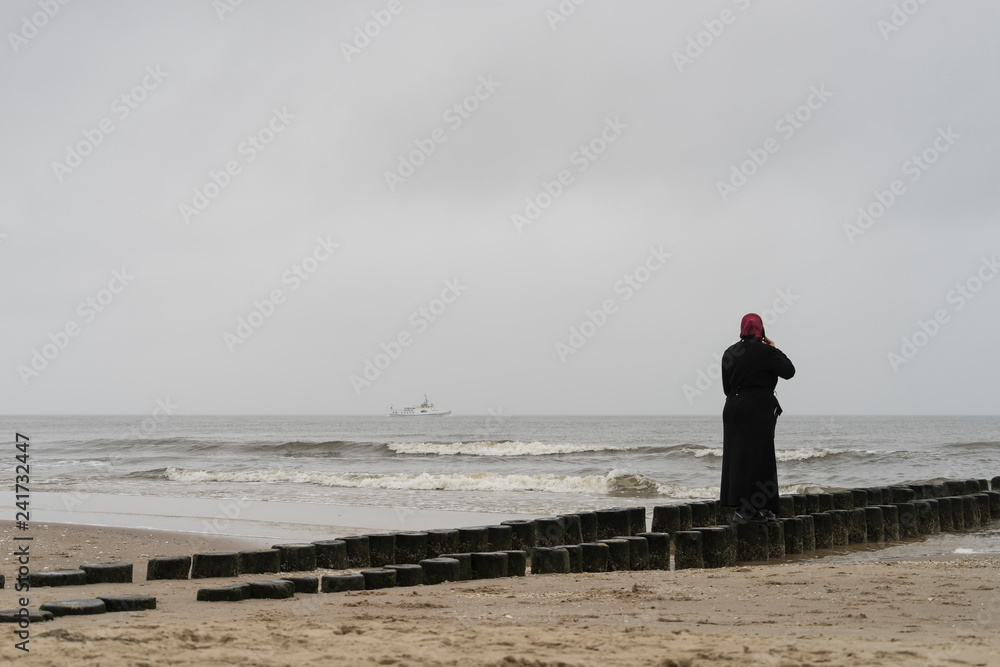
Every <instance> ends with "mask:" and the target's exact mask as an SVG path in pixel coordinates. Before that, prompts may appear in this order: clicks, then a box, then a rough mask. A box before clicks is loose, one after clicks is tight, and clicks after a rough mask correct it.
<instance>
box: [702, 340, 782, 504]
mask: <svg viewBox="0 0 1000 667" xmlns="http://www.w3.org/2000/svg"><path fill="white" fill-rule="evenodd" d="M793 375H795V366H793V365H792V362H791V361H789V359H788V357H786V356H785V355H784V353H783V352H781V350H778V349H777V348H774V347H772V346H770V345H767V344H766V343H764V342H763V341H761V340H760V339H758V338H755V337H753V336H747V337H745V338H743V339H741V340H740V342H738V343H736V344H735V345H733V346H731V347H730V348H729V349H728V350H726V353H725V355H723V357H722V390H723V391H724V392H725V393H726V407H725V408H724V409H723V411H722V426H723V437H722V493H721V499H720V503H721V504H722V505H725V506H727V507H736V508H739V509H742V510H751V509H766V510H771V511H772V512H774V513H776V514H777V512H778V465H777V462H776V460H775V456H774V425H775V422H776V421H777V419H778V412H779V411H780V408H779V406H778V399H777V398H775V396H774V387H775V385H777V384H778V378H779V377H781V378H784V379H786V380H788V379H789V378H791V377H792V376H793Z"/></svg>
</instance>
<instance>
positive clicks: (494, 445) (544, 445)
mask: <svg viewBox="0 0 1000 667" xmlns="http://www.w3.org/2000/svg"><path fill="white" fill-rule="evenodd" d="M386 446H387V447H388V448H389V449H390V450H391V451H393V452H396V453H397V454H436V455H438V456H456V455H463V456H546V455H550V454H578V453H581V452H606V451H627V450H630V449H634V447H625V446H617V445H576V444H553V443H548V442H518V441H509V440H508V441H503V442H493V441H489V440H483V441H478V442H455V443H452V444H438V443H433V442H390V443H388V444H387V445H386Z"/></svg>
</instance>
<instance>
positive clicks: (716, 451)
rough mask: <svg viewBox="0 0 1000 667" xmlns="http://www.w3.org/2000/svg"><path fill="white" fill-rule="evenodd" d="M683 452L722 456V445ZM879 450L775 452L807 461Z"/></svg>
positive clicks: (780, 456) (780, 457)
mask: <svg viewBox="0 0 1000 667" xmlns="http://www.w3.org/2000/svg"><path fill="white" fill-rule="evenodd" d="M680 451H681V453H682V454H694V456H695V458H699V459H700V458H702V457H703V456H719V457H721V456H722V447H699V448H695V447H682V448H681V450H680ZM876 453H877V452H875V451H872V450H870V449H823V448H817V449H809V448H805V449H776V450H775V452H774V454H775V457H776V458H777V460H779V461H805V460H808V459H823V458H826V457H828V456H836V455H838V454H862V455H866V456H867V455H871V454H876Z"/></svg>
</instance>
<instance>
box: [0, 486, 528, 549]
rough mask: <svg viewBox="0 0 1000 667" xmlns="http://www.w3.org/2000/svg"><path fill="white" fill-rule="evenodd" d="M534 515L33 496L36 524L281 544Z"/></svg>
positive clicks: (10, 500) (8, 496)
mask: <svg viewBox="0 0 1000 667" xmlns="http://www.w3.org/2000/svg"><path fill="white" fill-rule="evenodd" d="M0 501H3V502H6V506H8V507H14V494H13V493H12V492H7V493H5V494H0ZM534 517H535V515H527V514H518V513H515V512H463V511H455V510H416V509H410V508H393V507H372V506H364V505H334V504H329V505H328V504H320V503H303V502H272V501H262V500H242V499H238V498H200V497H169V496H130V495H114V494H104V493H89V494H88V493H80V492H66V493H55V492H34V493H32V494H31V518H32V524H40V523H57V524H65V525H78V526H102V527H107V528H131V529H136V530H158V531H172V532H176V533H185V534H192V535H219V536H229V537H235V538H247V539H261V540H278V541H281V540H285V541H289V540H301V539H307V538H308V541H312V540H318V539H325V536H329V535H331V534H334V535H335V536H341V535H358V534H362V533H369V532H378V531H393V532H402V531H414V530H429V529H434V528H460V527H464V526H474V525H487V524H497V523H500V522H501V521H506V520H508V519H529V518H534ZM0 523H2V522H0Z"/></svg>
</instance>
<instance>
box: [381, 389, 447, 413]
mask: <svg viewBox="0 0 1000 667" xmlns="http://www.w3.org/2000/svg"><path fill="white" fill-rule="evenodd" d="M450 414H451V410H438V409H437V408H435V407H434V404H433V403H431V402H430V401H428V400H427V394H424V402H423V403H421V404H420V405H411V406H407V407H405V408H393V407H391V406H390V407H389V416H390V417H440V416H441V415H450Z"/></svg>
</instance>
